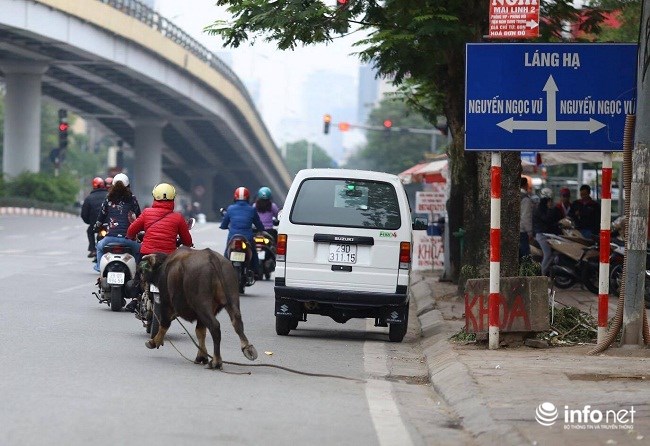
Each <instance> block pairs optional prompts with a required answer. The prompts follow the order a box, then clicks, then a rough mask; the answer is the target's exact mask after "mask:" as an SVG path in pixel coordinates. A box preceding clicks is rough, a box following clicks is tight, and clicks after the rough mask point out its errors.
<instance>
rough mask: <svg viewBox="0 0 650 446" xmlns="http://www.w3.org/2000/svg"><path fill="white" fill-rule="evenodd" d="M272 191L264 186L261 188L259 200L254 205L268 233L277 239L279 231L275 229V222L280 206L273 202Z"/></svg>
mask: <svg viewBox="0 0 650 446" xmlns="http://www.w3.org/2000/svg"><path fill="white" fill-rule="evenodd" d="M272 196H273V195H272V193H271V189H270V188H268V187H266V186H264V187H260V190H258V191H257V200H255V203H253V207H254V208H255V210H256V211H257V214H258V215H259V216H260V220H261V221H262V224H263V225H264V229H265V230H266V232H268V233H269V234H271V235H272V236H273V238H274V239H275V238H277V235H278V231H277V230H275V229H274V228H273V221H274V220H275V219H276V218H277V217H278V212H279V209H278V205H277V204H275V203H274V202H273V201H272Z"/></svg>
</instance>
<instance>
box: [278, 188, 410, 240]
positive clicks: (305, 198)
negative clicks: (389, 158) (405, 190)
mask: <svg viewBox="0 0 650 446" xmlns="http://www.w3.org/2000/svg"><path fill="white" fill-rule="evenodd" d="M289 220H290V221H291V222H292V223H294V224H299V225H300V224H304V225H318V226H345V227H351V228H368V229H399V227H400V226H401V217H400V209H399V202H398V200H397V193H396V192H395V188H394V187H393V185H391V184H389V183H383V182H379V181H364V180H356V179H354V180H353V179H339V178H314V179H308V180H305V181H304V182H303V183H302V184H301V185H300V189H298V193H297V195H296V199H295V200H294V204H293V209H291V215H290V217H289Z"/></svg>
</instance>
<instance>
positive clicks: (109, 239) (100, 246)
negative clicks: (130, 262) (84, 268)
mask: <svg viewBox="0 0 650 446" xmlns="http://www.w3.org/2000/svg"><path fill="white" fill-rule="evenodd" d="M108 243H121V244H123V245H126V246H129V247H131V251H132V252H133V257H135V261H136V263H138V262H139V261H140V243H138V242H136V241H135V240H131V239H128V238H126V237H113V236H111V235H107V236H106V237H104V238H103V239H101V240H100V241H99V243H97V263H96V264H95V271H99V262H100V261H101V259H102V256H103V255H104V246H106V245H107V244H108Z"/></svg>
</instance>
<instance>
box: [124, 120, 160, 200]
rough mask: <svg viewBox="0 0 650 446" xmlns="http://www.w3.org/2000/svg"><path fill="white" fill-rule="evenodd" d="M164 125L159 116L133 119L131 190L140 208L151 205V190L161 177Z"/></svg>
mask: <svg viewBox="0 0 650 446" xmlns="http://www.w3.org/2000/svg"><path fill="white" fill-rule="evenodd" d="M165 125H166V121H164V120H162V119H159V118H138V119H136V120H135V128H134V134H135V144H134V145H135V147H134V152H135V159H134V165H133V179H132V180H131V182H132V186H131V190H132V191H133V193H135V196H136V197H137V198H138V201H139V203H140V207H142V208H144V207H145V206H149V205H151V203H152V202H153V197H152V196H151V191H152V190H153V188H154V187H155V186H156V184H158V183H160V182H161V179H162V149H163V146H164V142H163V137H162V130H163V127H165Z"/></svg>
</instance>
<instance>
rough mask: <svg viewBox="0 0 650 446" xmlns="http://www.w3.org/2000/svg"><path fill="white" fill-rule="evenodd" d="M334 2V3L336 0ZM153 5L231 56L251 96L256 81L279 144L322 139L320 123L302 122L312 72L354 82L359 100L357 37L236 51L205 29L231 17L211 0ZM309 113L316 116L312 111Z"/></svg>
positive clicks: (260, 105)
mask: <svg viewBox="0 0 650 446" xmlns="http://www.w3.org/2000/svg"><path fill="white" fill-rule="evenodd" d="M331 2H332V5H334V3H335V0H331ZM154 7H155V9H156V10H158V12H159V13H160V14H161V15H163V16H164V17H166V18H167V19H169V20H171V21H172V22H174V23H175V24H176V25H177V26H179V27H181V28H182V29H183V30H185V32H187V33H188V34H189V35H191V36H192V37H194V38H195V39H197V40H198V41H199V42H201V43H202V44H203V45H205V46H206V47H207V48H208V49H210V50H211V51H213V52H215V53H217V54H220V53H222V52H229V53H231V61H232V65H231V67H232V68H233V70H234V71H235V72H236V73H237V75H238V76H239V77H240V78H241V79H242V80H243V81H244V82H245V83H246V84H247V85H249V90H250V91H251V94H252V95H253V96H255V92H254V91H253V89H254V88H255V84H256V83H258V85H259V91H258V94H259V96H258V97H259V102H258V110H259V111H260V114H261V115H262V118H263V120H264V122H265V124H266V126H267V128H268V129H269V131H270V132H271V135H272V136H273V139H274V141H275V142H276V144H278V145H282V144H284V143H286V142H293V141H295V140H297V139H302V138H305V139H308V140H310V138H311V140H314V139H316V140H318V139H319V138H322V127H323V123H322V120H320V119H319V120H317V121H316V122H311V121H314V119H313V118H312V119H311V120H310V121H309V122H306V121H304V120H302V119H303V118H304V115H305V114H306V113H307V110H304V105H303V100H302V99H303V94H304V92H303V91H302V86H303V84H304V83H305V82H306V81H307V79H308V78H309V76H310V74H312V73H315V72H317V71H319V70H327V71H333V72H336V73H339V74H343V75H347V76H352V77H353V78H354V80H355V81H354V83H353V85H350V91H349V94H350V95H354V98H355V101H356V95H357V87H356V80H357V78H358V70H359V64H360V62H359V59H358V57H357V56H354V55H351V53H353V52H355V51H357V50H356V49H355V48H353V47H352V44H353V43H354V42H355V41H357V40H358V39H359V38H360V36H359V35H358V34H352V35H351V36H349V37H345V38H342V39H336V40H335V42H334V43H331V44H329V45H325V44H321V45H317V46H309V47H300V48H297V49H296V50H294V51H280V50H278V49H276V47H275V46H274V44H271V43H264V42H262V41H261V39H258V42H257V43H255V44H254V45H253V46H250V45H249V44H245V45H242V46H240V47H239V48H236V49H232V48H223V46H222V40H221V39H220V38H219V37H216V36H209V35H208V34H206V33H204V32H203V28H204V27H205V26H207V25H210V24H212V23H213V22H214V21H215V20H228V19H229V15H228V13H227V11H226V10H225V8H222V7H218V6H215V5H214V1H213V0H183V1H179V0H155V4H154ZM227 59H228V57H225V58H224V60H226V61H227V62H228V60H227ZM331 100H332V104H331V106H326V108H328V109H329V110H332V109H335V108H336V107H337V104H336V102H337V100H336V97H332V98H331ZM311 112H312V115H313V110H311ZM325 113H328V110H323V111H322V113H318V116H320V115H323V114H325ZM283 120H285V122H286V121H287V120H292V121H294V122H296V121H297V122H302V125H301V127H300V128H292V129H288V128H286V127H287V126H282V125H281V123H282V121H283Z"/></svg>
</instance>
